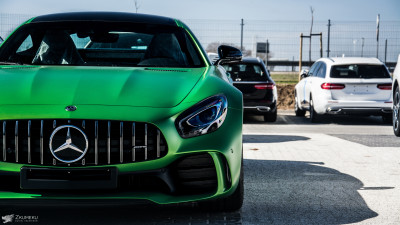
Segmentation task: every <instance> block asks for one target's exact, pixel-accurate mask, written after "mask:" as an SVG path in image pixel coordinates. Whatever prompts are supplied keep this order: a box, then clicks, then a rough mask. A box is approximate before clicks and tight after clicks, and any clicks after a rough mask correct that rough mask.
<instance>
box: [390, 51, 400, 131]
mask: <svg viewBox="0 0 400 225" xmlns="http://www.w3.org/2000/svg"><path fill="white" fill-rule="evenodd" d="M392 87H393V88H392V93H393V132H394V134H395V135H396V136H397V137H400V90H399V89H400V55H399V57H398V58H397V64H396V68H395V69H394V72H393V85H392Z"/></svg>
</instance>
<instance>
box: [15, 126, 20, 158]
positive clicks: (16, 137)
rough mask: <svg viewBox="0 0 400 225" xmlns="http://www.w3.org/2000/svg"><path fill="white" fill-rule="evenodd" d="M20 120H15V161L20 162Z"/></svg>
mask: <svg viewBox="0 0 400 225" xmlns="http://www.w3.org/2000/svg"><path fill="white" fill-rule="evenodd" d="M18 150H19V149H18V120H17V121H15V162H18Z"/></svg>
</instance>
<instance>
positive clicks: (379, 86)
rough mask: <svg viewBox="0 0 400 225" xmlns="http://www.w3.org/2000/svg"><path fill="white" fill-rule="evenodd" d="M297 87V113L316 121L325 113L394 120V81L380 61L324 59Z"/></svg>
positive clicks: (304, 76)
mask: <svg viewBox="0 0 400 225" xmlns="http://www.w3.org/2000/svg"><path fill="white" fill-rule="evenodd" d="M301 77H302V79H301V81H300V82H299V83H298V84H297V85H296V86H295V90H294V94H295V113H296V116H304V115H305V113H306V111H309V112H310V120H311V121H312V122H316V121H317V120H318V119H319V117H320V115H323V114H345V115H346V114H360V115H379V116H382V119H383V120H384V122H389V121H391V119H392V91H391V90H392V78H391V76H390V73H389V71H388V69H387V68H386V66H385V65H384V64H383V63H382V62H381V61H380V60H379V59H376V58H356V57H354V58H353V57H343V58H322V59H319V60H317V61H316V62H315V63H314V64H313V65H312V66H311V68H310V70H309V71H305V72H303V73H302V74H301Z"/></svg>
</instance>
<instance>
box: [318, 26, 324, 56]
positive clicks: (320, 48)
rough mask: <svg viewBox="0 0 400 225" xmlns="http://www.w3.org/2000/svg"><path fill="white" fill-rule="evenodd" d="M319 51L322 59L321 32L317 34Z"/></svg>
mask: <svg viewBox="0 0 400 225" xmlns="http://www.w3.org/2000/svg"><path fill="white" fill-rule="evenodd" d="M319 51H320V53H321V54H320V55H321V58H322V56H323V52H322V32H321V33H319Z"/></svg>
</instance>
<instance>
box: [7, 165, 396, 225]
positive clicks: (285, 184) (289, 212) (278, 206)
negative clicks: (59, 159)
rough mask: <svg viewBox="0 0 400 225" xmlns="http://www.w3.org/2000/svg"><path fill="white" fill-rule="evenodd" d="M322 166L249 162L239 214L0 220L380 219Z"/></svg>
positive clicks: (135, 213) (45, 212) (50, 208)
mask: <svg viewBox="0 0 400 225" xmlns="http://www.w3.org/2000/svg"><path fill="white" fill-rule="evenodd" d="M321 165H323V163H320V162H295V161H273V160H249V159H245V160H244V174H245V197H244V205H243V208H242V209H241V210H240V211H238V212H227V213H224V212H204V211H201V210H200V209H199V208H198V206H197V204H195V203H187V204H172V205H156V204H150V203H143V202H140V203H139V202H138V203H135V202H132V203H130V204H122V203H121V204H115V205H108V204H107V205H102V204H73V203H72V204H56V205H48V204H39V205H9V206H6V207H0V215H1V216H4V215H9V214H15V215H20V216H37V217H38V224H59V225H63V224H272V223H273V224H348V223H355V222H360V221H363V220H366V219H369V218H373V217H376V216H377V215H378V214H377V213H376V212H374V211H372V210H371V209H370V208H369V207H368V205H367V204H366V203H365V201H364V199H363V198H362V197H361V195H360V194H359V193H358V191H363V190H370V191H371V190H376V191H380V190H385V189H390V188H392V187H381V188H379V187H374V188H371V187H363V183H362V182H361V181H360V180H358V179H357V178H355V177H352V176H350V175H348V174H344V173H340V172H339V171H337V170H334V169H330V168H326V167H323V166H321Z"/></svg>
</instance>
